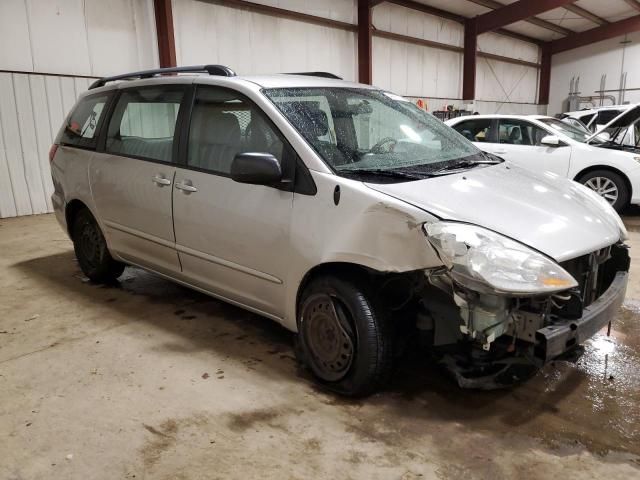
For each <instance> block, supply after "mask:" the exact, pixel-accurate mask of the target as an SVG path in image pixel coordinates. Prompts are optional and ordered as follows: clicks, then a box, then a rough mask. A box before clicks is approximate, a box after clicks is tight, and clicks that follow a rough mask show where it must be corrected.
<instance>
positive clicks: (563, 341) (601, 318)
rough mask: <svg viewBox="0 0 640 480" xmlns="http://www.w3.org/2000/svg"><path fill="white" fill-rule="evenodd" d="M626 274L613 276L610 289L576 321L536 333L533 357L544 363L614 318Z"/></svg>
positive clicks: (623, 288) (624, 288) (626, 280)
mask: <svg viewBox="0 0 640 480" xmlns="http://www.w3.org/2000/svg"><path fill="white" fill-rule="evenodd" d="M628 280H629V273H628V272H618V273H616V276H615V278H614V279H613V282H612V283H611V285H610V286H609V288H608V289H607V290H606V291H605V292H604V293H603V294H602V295H601V296H600V297H599V298H598V299H597V300H596V301H595V302H593V303H592V304H591V305H589V306H588V307H585V308H584V310H583V315H582V317H581V318H579V319H577V320H564V321H559V322H556V323H554V324H552V325H548V326H546V327H544V328H541V329H540V330H538V331H537V332H536V340H537V345H536V347H535V358H536V360H537V361H539V362H540V363H542V364H544V363H546V362H548V361H550V360H553V359H554V358H556V357H558V356H560V355H562V354H563V353H565V352H567V351H569V350H571V349H572V348H574V347H575V346H577V345H580V344H581V343H583V342H584V341H585V340H588V339H589V338H591V337H593V336H594V335H595V334H596V333H597V332H598V331H599V330H600V329H601V328H602V327H604V326H605V325H607V324H608V323H609V322H610V321H611V320H612V319H613V317H614V315H615V314H616V312H617V311H618V309H619V308H620V306H621V305H622V302H623V301H624V296H625V293H626V291H627V282H628Z"/></svg>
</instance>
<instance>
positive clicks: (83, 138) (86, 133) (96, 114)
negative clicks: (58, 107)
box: [57, 94, 110, 149]
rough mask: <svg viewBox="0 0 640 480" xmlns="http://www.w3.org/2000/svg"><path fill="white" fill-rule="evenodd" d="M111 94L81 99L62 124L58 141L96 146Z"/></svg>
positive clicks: (87, 146)
mask: <svg viewBox="0 0 640 480" xmlns="http://www.w3.org/2000/svg"><path fill="white" fill-rule="evenodd" d="M109 96H110V95H109V94H98V95H89V96H87V97H84V98H83V99H82V100H80V101H79V102H78V103H77V104H76V106H75V107H74V109H73V110H72V111H71V113H70V114H69V116H68V117H67V120H66V121H65V124H64V125H63V126H62V130H61V131H60V134H59V135H58V141H57V143H60V144H62V145H71V146H74V147H80V148H90V149H94V148H96V144H97V142H98V131H99V128H100V126H101V124H102V122H103V118H104V114H105V106H106V104H107V101H108V100H109Z"/></svg>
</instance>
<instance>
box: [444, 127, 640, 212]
mask: <svg viewBox="0 0 640 480" xmlns="http://www.w3.org/2000/svg"><path fill="white" fill-rule="evenodd" d="M446 123H447V125H449V126H450V127H452V128H453V129H455V130H456V131H458V132H459V133H461V134H462V135H463V136H464V137H465V138H467V139H468V140H471V141H472V142H474V143H475V144H476V145H477V146H478V147H480V149H482V150H483V151H486V152H489V153H492V154H494V155H497V156H499V157H503V158H505V159H506V160H509V161H511V162H513V163H515V164H518V165H520V166H522V167H524V168H528V169H530V170H534V171H538V172H543V171H549V172H553V173H556V174H558V175H560V176H563V177H567V178H570V179H572V180H575V181H577V182H579V183H582V184H583V185H585V186H587V187H588V188H590V189H592V190H594V191H595V192H597V193H598V194H599V195H601V196H602V197H604V198H605V199H606V200H607V201H608V202H609V203H610V204H611V205H612V206H613V207H614V208H615V209H616V210H617V211H621V210H622V209H624V208H625V207H626V206H627V205H628V204H640V153H638V152H637V151H633V150H626V149H622V148H620V149H617V148H602V147H611V145H610V144H609V142H607V141H606V140H604V138H602V133H601V132H602V131H601V130H600V131H599V132H598V134H597V135H588V134H587V133H585V132H584V131H583V130H580V129H577V128H575V127H573V126H571V125H568V124H567V123H565V122H563V121H561V120H558V119H557V118H552V117H547V116H543V115H473V116H467V117H458V118H454V119H451V120H448V121H447V122H446Z"/></svg>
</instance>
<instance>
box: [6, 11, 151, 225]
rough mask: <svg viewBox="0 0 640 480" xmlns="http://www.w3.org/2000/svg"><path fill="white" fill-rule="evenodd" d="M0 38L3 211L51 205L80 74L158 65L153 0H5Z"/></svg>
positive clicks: (83, 83) (83, 82)
mask: <svg viewBox="0 0 640 480" xmlns="http://www.w3.org/2000/svg"><path fill="white" fill-rule="evenodd" d="M0 45H2V47H0V218H2V217H12V216H16V215H29V214H37V213H45V212H50V211H51V199H50V197H51V193H52V184H51V174H50V170H49V159H48V151H49V147H50V146H51V143H52V140H53V138H54V137H55V135H56V133H57V132H58V129H59V128H60V125H61V124H62V121H63V119H64V117H65V116H66V114H67V113H68V111H69V110H70V109H71V107H72V106H73V104H74V103H75V101H76V98H77V97H78V95H79V94H80V93H81V92H83V91H84V90H86V89H87V87H88V85H89V83H90V82H91V79H89V78H82V76H95V77H97V76H104V75H110V74H114V73H121V72H123V71H132V70H140V69H144V68H153V67H156V66H157V65H158V62H157V58H158V49H157V42H156V33H155V18H154V16H153V0H109V1H104V0H56V1H50V0H0ZM11 72H22V73H11ZM41 73H46V74H61V75H63V76H56V75H46V74H41Z"/></svg>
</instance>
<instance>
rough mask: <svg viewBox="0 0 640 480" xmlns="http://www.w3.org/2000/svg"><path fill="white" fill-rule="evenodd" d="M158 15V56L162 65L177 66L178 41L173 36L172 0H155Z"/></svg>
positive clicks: (154, 7)
mask: <svg viewBox="0 0 640 480" xmlns="http://www.w3.org/2000/svg"><path fill="white" fill-rule="evenodd" d="M153 9H154V12H155V16H156V35H157V37H158V57H160V67H161V68H165V67H175V66H177V64H176V43H175V39H174V36H173V11H172V9H171V0H153Z"/></svg>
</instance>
